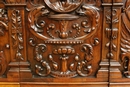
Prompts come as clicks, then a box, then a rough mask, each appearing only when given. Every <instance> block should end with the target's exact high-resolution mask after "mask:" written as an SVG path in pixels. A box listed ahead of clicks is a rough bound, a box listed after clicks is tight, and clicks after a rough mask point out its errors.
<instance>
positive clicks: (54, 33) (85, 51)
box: [28, 0, 100, 78]
mask: <svg viewBox="0 0 130 87" xmlns="http://www.w3.org/2000/svg"><path fill="white" fill-rule="evenodd" d="M82 1H83V0H59V1H56V0H55V1H51V0H44V3H45V4H46V5H47V6H48V7H49V8H50V9H48V8H47V7H45V6H46V5H39V6H35V7H34V8H32V9H30V10H28V11H29V14H28V22H29V29H30V32H31V33H32V34H33V35H34V36H36V37H37V38H38V39H41V40H42V41H43V43H44V44H36V43H34V41H35V39H33V38H30V40H29V44H30V45H31V46H35V50H34V51H35V59H36V60H37V63H40V64H36V65H35V68H36V71H35V72H36V74H37V75H40V76H52V77H56V78H61V77H62V78H71V77H76V76H78V75H79V76H84V77H87V76H90V75H91V74H92V71H93V70H92V63H91V60H92V59H93V46H96V45H98V44H99V40H98V38H95V39H94V41H93V42H91V41H90V42H91V44H83V43H84V42H86V40H87V39H88V38H89V37H91V36H93V35H94V34H95V33H96V31H97V29H98V27H99V21H100V14H99V12H98V11H99V9H98V8H97V7H95V6H94V5H88V4H84V5H82V4H81V3H82ZM84 2H85V1H84ZM65 4H66V5H65ZM56 5H57V6H56ZM67 6H69V7H67ZM73 6H75V7H74V8H72V7H73ZM78 7H79V8H78ZM77 8H78V10H77V11H75V12H74V10H76V9H77ZM52 10H53V11H52ZM72 11H73V14H71V12H72ZM82 17H83V18H84V19H83V20H82ZM75 20H76V21H75ZM46 45H47V46H48V45H49V47H53V46H54V47H53V49H52V51H51V50H47V51H49V52H50V51H51V52H50V53H48V54H46V56H48V57H47V58H45V60H44V57H45V56H44V53H45V51H46ZM80 45H81V50H80V53H78V52H76V49H75V47H73V46H77V47H79V46H80ZM79 49H80V48H79ZM75 54H76V55H75ZM79 54H82V57H81V56H80V55H79ZM73 55H75V57H74V59H75V61H72V60H73V59H72V58H73ZM57 56H59V59H57ZM45 69H46V70H45Z"/></svg>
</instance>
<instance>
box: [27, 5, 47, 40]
mask: <svg viewBox="0 0 130 87" xmlns="http://www.w3.org/2000/svg"><path fill="white" fill-rule="evenodd" d="M48 13H49V11H48V10H47V9H46V8H45V6H39V7H37V8H33V9H32V10H31V12H30V13H29V15H28V20H29V23H30V28H31V29H32V30H31V32H32V33H33V34H34V35H36V36H37V34H36V33H38V34H39V35H40V33H41V32H43V29H42V28H44V26H45V21H43V20H41V21H40V24H38V23H37V22H38V18H39V17H40V16H45V15H46V14H48ZM35 32H36V33H35ZM40 36H42V38H43V39H49V38H48V37H46V36H43V35H40Z"/></svg>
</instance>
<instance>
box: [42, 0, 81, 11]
mask: <svg viewBox="0 0 130 87" xmlns="http://www.w3.org/2000/svg"><path fill="white" fill-rule="evenodd" d="M44 1H45V3H46V4H47V6H48V7H49V8H51V9H52V10H54V11H56V12H60V13H67V12H71V11H74V10H75V9H76V8H78V7H79V6H80V5H81V3H82V1H83V0H56V1H54V0H44Z"/></svg>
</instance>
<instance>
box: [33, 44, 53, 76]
mask: <svg viewBox="0 0 130 87" xmlns="http://www.w3.org/2000/svg"><path fill="white" fill-rule="evenodd" d="M45 51H46V45H45V44H38V45H36V47H35V54H36V56H35V59H36V60H37V61H38V62H40V63H41V66H40V65H35V68H36V73H37V74H38V75H39V76H47V75H49V74H50V72H51V68H50V66H49V64H48V63H47V62H46V61H44V60H43V56H42V53H44V52H45ZM43 67H45V68H46V71H47V72H46V73H44V69H43Z"/></svg>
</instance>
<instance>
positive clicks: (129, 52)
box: [121, 0, 130, 78]
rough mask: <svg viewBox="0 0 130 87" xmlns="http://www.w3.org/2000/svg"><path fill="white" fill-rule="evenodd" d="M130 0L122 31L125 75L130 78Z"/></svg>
mask: <svg viewBox="0 0 130 87" xmlns="http://www.w3.org/2000/svg"><path fill="white" fill-rule="evenodd" d="M129 24H130V0H127V1H126V3H125V7H124V13H123V14H122V31H121V60H122V63H123V68H124V72H123V74H124V75H125V76H126V77H127V78H130V66H129V63H130V48H129V47H130V44H129V41H130V40H129V38H130V25H129Z"/></svg>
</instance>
